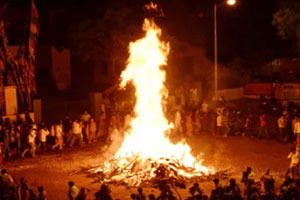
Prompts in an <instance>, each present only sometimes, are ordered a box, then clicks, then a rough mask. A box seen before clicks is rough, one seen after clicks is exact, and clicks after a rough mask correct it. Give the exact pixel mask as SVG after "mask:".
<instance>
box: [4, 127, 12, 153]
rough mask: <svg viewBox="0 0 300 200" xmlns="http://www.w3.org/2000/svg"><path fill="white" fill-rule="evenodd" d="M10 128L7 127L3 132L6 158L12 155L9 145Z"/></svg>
mask: <svg viewBox="0 0 300 200" xmlns="http://www.w3.org/2000/svg"><path fill="white" fill-rule="evenodd" d="M9 132H10V130H9V128H5V130H4V132H3V139H2V140H3V155H4V157H5V158H8V157H10V155H11V152H10V145H9Z"/></svg>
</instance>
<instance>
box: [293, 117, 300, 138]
mask: <svg viewBox="0 0 300 200" xmlns="http://www.w3.org/2000/svg"><path fill="white" fill-rule="evenodd" d="M294 135H295V138H298V137H300V119H298V120H297V121H296V123H295V125H294Z"/></svg>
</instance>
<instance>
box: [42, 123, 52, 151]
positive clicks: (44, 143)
mask: <svg viewBox="0 0 300 200" xmlns="http://www.w3.org/2000/svg"><path fill="white" fill-rule="evenodd" d="M48 135H50V132H49V130H48V129H47V128H46V126H45V124H44V123H42V124H41V128H40V130H39V141H40V147H41V153H43V152H45V151H47V137H48Z"/></svg>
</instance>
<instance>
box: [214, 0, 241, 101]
mask: <svg viewBox="0 0 300 200" xmlns="http://www.w3.org/2000/svg"><path fill="white" fill-rule="evenodd" d="M226 4H227V5H229V6H234V5H235V4H236V0H227V1H226ZM217 11H218V5H217V3H215V4H214V71H215V75H214V79H215V80H214V93H215V94H214V98H215V101H217V100H218V23H217Z"/></svg>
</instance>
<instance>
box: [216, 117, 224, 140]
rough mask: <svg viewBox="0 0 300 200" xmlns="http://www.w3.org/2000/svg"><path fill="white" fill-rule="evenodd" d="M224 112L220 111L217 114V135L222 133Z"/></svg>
mask: <svg viewBox="0 0 300 200" xmlns="http://www.w3.org/2000/svg"><path fill="white" fill-rule="evenodd" d="M222 118H223V117H222V114H221V113H219V114H218V116H217V135H222Z"/></svg>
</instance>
